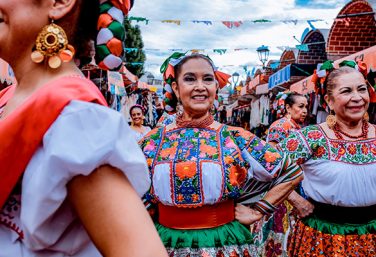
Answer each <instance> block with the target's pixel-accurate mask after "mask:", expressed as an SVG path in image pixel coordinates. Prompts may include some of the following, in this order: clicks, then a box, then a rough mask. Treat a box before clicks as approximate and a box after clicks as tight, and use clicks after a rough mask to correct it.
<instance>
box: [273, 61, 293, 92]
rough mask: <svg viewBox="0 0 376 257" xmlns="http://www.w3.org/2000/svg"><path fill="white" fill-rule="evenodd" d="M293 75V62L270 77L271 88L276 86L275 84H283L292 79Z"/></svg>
mask: <svg viewBox="0 0 376 257" xmlns="http://www.w3.org/2000/svg"><path fill="white" fill-rule="evenodd" d="M290 77H291V64H289V65H287V66H286V67H284V68H283V69H280V70H279V71H277V72H276V73H274V74H272V75H271V76H270V77H269V83H268V84H269V89H272V88H274V87H275V86H279V85H282V84H284V83H286V82H289V81H290Z"/></svg>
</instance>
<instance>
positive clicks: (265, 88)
mask: <svg viewBox="0 0 376 257" xmlns="http://www.w3.org/2000/svg"><path fill="white" fill-rule="evenodd" d="M268 92H269V84H268V83H265V84H261V85H258V86H257V87H256V95H263V94H267V93H268Z"/></svg>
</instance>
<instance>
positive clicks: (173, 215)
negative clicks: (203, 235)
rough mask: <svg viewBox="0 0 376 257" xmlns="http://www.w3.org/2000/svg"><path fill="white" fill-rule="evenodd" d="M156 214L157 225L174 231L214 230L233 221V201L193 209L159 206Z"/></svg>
mask: <svg viewBox="0 0 376 257" xmlns="http://www.w3.org/2000/svg"><path fill="white" fill-rule="evenodd" d="M158 212H159V223H160V224H161V225H163V226H165V227H168V228H174V229H203V228H214V227H219V226H221V225H224V224H226V223H229V222H231V221H233V220H234V219H235V209H234V201H233V200H227V201H225V202H221V203H218V204H214V205H204V206H202V207H194V208H186V207H180V208H179V207H176V206H167V205H163V204H159V205H158Z"/></svg>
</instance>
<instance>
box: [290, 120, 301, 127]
mask: <svg viewBox="0 0 376 257" xmlns="http://www.w3.org/2000/svg"><path fill="white" fill-rule="evenodd" d="M289 121H290V122H291V124H292V125H293V126H294V128H295V129H301V127H300V125H299V124H298V123H297V122H296V121H294V120H293V119H289Z"/></svg>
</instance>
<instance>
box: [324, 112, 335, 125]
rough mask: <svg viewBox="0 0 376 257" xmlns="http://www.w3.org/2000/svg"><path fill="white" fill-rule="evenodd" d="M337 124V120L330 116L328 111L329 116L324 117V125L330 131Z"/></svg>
mask: <svg viewBox="0 0 376 257" xmlns="http://www.w3.org/2000/svg"><path fill="white" fill-rule="evenodd" d="M336 123H337V118H336V116H335V115H333V114H332V111H330V114H329V115H328V116H327V117H326V124H327V125H328V127H329V128H330V129H333V128H334V126H335V125H336Z"/></svg>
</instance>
